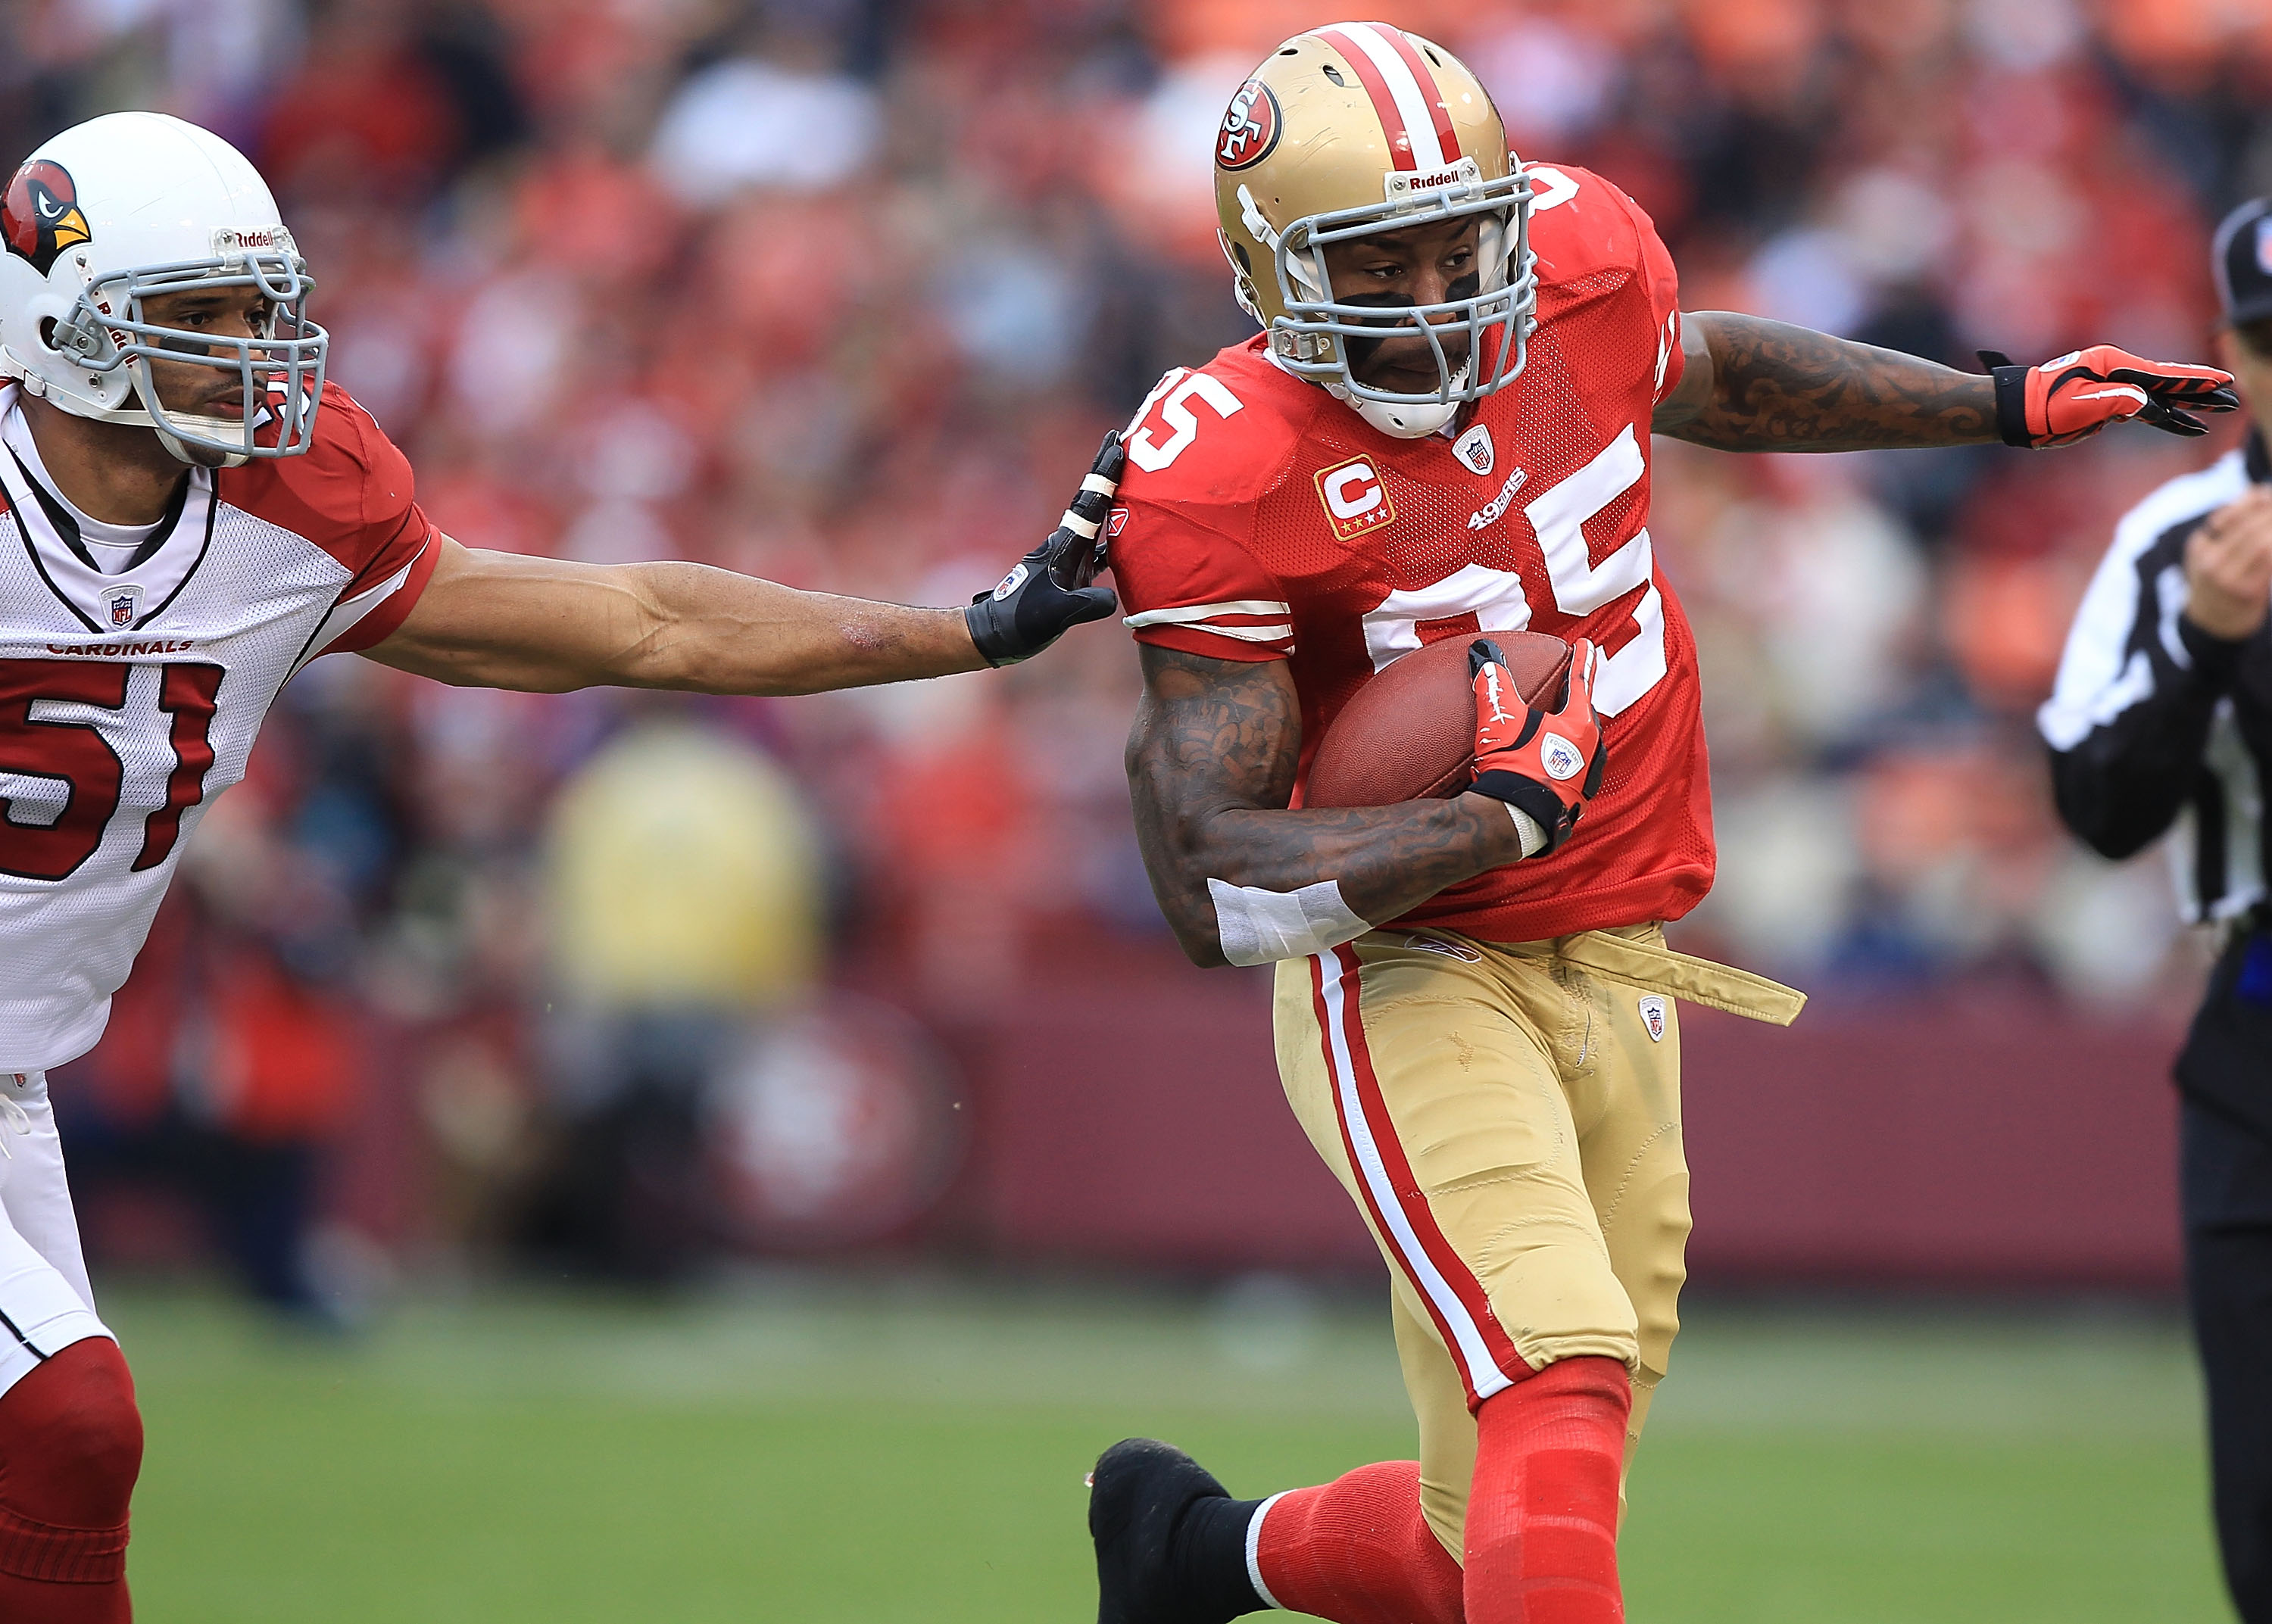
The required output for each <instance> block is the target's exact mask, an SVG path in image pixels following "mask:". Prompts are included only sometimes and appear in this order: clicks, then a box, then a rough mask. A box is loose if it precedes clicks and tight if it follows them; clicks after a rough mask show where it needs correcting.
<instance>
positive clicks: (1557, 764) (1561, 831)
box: [1468, 637, 1610, 856]
mask: <svg viewBox="0 0 2272 1624" xmlns="http://www.w3.org/2000/svg"><path fill="white" fill-rule="evenodd" d="M1601 662H1602V657H1601V651H1600V650H1598V649H1596V647H1595V646H1594V645H1593V644H1591V643H1590V642H1588V641H1587V640H1586V639H1585V638H1583V637H1581V638H1580V639H1579V640H1578V646H1577V648H1576V649H1575V650H1574V651H1573V652H1572V654H1571V656H1570V678H1569V682H1568V685H1567V688H1566V691H1565V693H1564V696H1563V699H1562V704H1561V707H1560V709H1558V710H1554V711H1546V710H1542V709H1540V708H1539V707H1537V706H1536V705H1531V704H1525V703H1524V702H1523V699H1522V696H1521V694H1520V693H1519V692H1517V691H1516V689H1515V686H1514V674H1513V672H1511V671H1509V670H1508V669H1507V667H1506V655H1505V654H1504V653H1502V652H1500V650H1499V646H1498V644H1496V643H1493V642H1492V641H1491V639H1490V638H1489V637H1478V638H1476V641H1475V642H1473V643H1472V644H1469V645H1468V673H1469V676H1470V677H1471V678H1472V679H1473V680H1474V682H1475V690H1476V781H1475V782H1474V783H1473V784H1471V785H1469V788H1470V789H1472V790H1474V791H1476V793H1478V794H1484V795H1489V796H1491V797H1492V798H1493V799H1494V800H1498V801H1506V803H1507V804H1508V805H1509V806H1511V807H1513V808H1514V809H1515V810H1516V811H1518V812H1521V813H1523V814H1524V815H1526V816H1528V817H1529V818H1531V819H1532V820H1533V821H1534V822H1536V823H1537V825H1538V827H1539V828H1540V829H1541V830H1542V831H1544V833H1545V837H1546V842H1545V845H1544V846H1543V848H1542V850H1543V851H1545V852H1551V851H1553V850H1554V849H1555V848H1556V847H1558V846H1560V845H1561V844H1562V843H1563V842H1564V841H1565V840H1566V839H1568V838H1570V831H1572V830H1573V829H1574V828H1576V827H1577V824H1578V815H1579V814H1580V813H1581V811H1583V810H1584V809H1585V805H1586V802H1587V801H1590V800H1591V799H1593V797H1594V796H1595V795H1596V793H1599V792H1600V790H1601V787H1602V774H1603V771H1605V770H1606V769H1607V767H1608V766H1609V760H1610V753H1609V747H1608V746H1607V745H1606V744H1604V743H1603V741H1602V719H1601V717H1600V716H1599V715H1598V714H1597V713H1596V711H1595V710H1594V682H1595V679H1596V677H1597V676H1598V675H1599V674H1600V671H1601ZM1523 846H1524V855H1526V856H1528V855H1530V854H1531V853H1530V851H1529V846H1530V842H1529V841H1528V840H1527V839H1526V840H1525V841H1524V842H1523Z"/></svg>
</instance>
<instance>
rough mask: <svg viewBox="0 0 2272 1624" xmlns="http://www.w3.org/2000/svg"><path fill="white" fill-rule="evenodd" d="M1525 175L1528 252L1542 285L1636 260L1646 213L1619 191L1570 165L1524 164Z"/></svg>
mask: <svg viewBox="0 0 2272 1624" xmlns="http://www.w3.org/2000/svg"><path fill="white" fill-rule="evenodd" d="M1524 168H1525V169H1526V171H1527V172H1528V175H1530V184H1531V194H1532V196H1531V205H1530V251H1531V252H1532V253H1534V254H1536V255H1537V256H1538V279H1539V281H1540V282H1541V283H1542V284H1550V285H1551V284H1553V283H1557V282H1570V281H1574V280H1576V279H1578V278H1580V277H1584V276H1590V275H1592V274H1594V273H1595V272H1600V271H1630V270H1632V269H1633V268H1634V267H1635V266H1636V265H1637V264H1640V259H1641V233H1642V232H1643V231H1644V230H1648V231H1649V232H1651V233H1653V232H1654V231H1655V227H1654V226H1652V225H1650V224H1649V220H1648V215H1647V214H1645V213H1643V212H1641V208H1640V205H1639V204H1637V203H1635V202H1634V201H1633V199H1632V198H1631V197H1627V196H1626V194H1625V193H1624V192H1623V191H1621V190H1618V188H1617V187H1616V186H1613V185H1611V183H1609V182H1607V181H1605V180H1603V178H1602V177H1601V176H1600V175H1596V174H1595V173H1594V172H1593V171H1592V170H1590V169H1581V168H1578V167H1577V166H1576V165H1574V164H1547V163H1534V164H1527V165H1525V166H1524Z"/></svg>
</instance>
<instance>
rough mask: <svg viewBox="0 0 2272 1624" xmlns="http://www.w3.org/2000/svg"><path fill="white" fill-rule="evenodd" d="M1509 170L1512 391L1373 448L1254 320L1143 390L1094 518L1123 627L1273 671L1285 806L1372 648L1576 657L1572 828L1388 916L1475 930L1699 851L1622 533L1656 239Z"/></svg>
mask: <svg viewBox="0 0 2272 1624" xmlns="http://www.w3.org/2000/svg"><path fill="white" fill-rule="evenodd" d="M1530 173H1531V176H1532V180H1533V182H1534V184H1535V185H1536V191H1537V200H1536V203H1534V204H1533V205H1532V210H1531V220H1530V240H1531V246H1532V248H1533V250H1535V251H1536V254H1537V256H1538V326H1537V330H1536V332H1533V333H1532V334H1531V337H1530V347H1529V360H1528V365H1527V366H1526V368H1525V369H1524V371H1523V373H1522V375H1521V377H1519V378H1518V379H1517V380H1516V381H1515V382H1514V383H1513V384H1510V385H1508V386H1507V387H1506V388H1505V389H1502V390H1500V391H1498V393H1496V394H1493V395H1490V396H1487V397H1486V398H1484V399H1483V400H1481V401H1479V402H1477V403H1476V405H1475V406H1471V407H1469V409H1468V410H1467V411H1465V412H1463V413H1461V415H1460V417H1458V418H1457V419H1455V420H1454V423H1453V424H1452V426H1451V428H1448V429H1446V431H1445V432H1444V433H1441V434H1438V435H1431V436H1427V437H1425V438H1424V439H1418V440H1399V439H1396V438H1394V437H1393V436H1388V435H1386V434H1383V433H1381V432H1380V431H1379V430H1378V429H1376V428H1373V427H1372V426H1371V424H1369V423H1367V422H1365V421H1364V419H1362V418H1361V417H1359V416H1358V415H1357V414H1356V412H1355V411H1354V410H1352V409H1351V408H1350V407H1349V406H1347V405H1345V404H1343V403H1342V402H1341V401H1339V400H1337V399H1334V397H1333V396H1331V395H1329V394H1327V392H1326V391H1325V390H1324V389H1322V388H1320V387H1319V386H1318V385H1317V384H1311V383H1308V382H1305V381H1304V380H1303V379H1300V378H1297V377H1295V376H1292V375H1291V374H1289V373H1288V372H1285V371H1283V370H1282V369H1280V368H1279V367H1278V366H1277V365H1276V364H1275V363H1274V362H1273V361H1272V360H1271V359H1270V357H1269V354H1268V353H1267V349H1266V347H1265V346H1264V342H1263V340H1262V339H1261V338H1260V337H1259V335H1258V336H1257V337H1256V338H1254V339H1251V340H1249V341H1248V342H1247V343H1245V344H1243V345H1239V346H1235V347H1233V348H1230V349H1227V350H1224V351H1223V352H1222V354H1219V355H1217V356H1216V357H1215V358H1214V360H1213V361H1209V362H1208V363H1207V365H1206V366H1204V367H1202V368H1200V369H1199V370H1197V371H1195V372H1193V371H1186V370H1184V369H1177V370H1176V371H1173V372H1170V373H1169V374H1168V376H1166V377H1164V378H1162V380H1161V381H1160V384H1159V386H1158V387H1157V388H1156V389H1155V390H1154V391H1152V394H1151V397H1150V398H1149V399H1147V400H1146V401H1145V403H1144V406H1143V409H1142V410H1141V411H1140V412H1139V413H1137V416H1136V419H1135V420H1134V423H1133V425H1132V429H1131V432H1130V434H1129V436H1128V440H1127V447H1128V459H1129V466H1128V470H1127V474H1126V477H1125V479H1124V480H1122V482H1121V486H1120V501H1121V504H1122V510H1119V511H1116V512H1115V513H1114V515H1113V518H1112V522H1111V525H1110V533H1111V562H1112V570H1113V573H1114V576H1115V578H1116V579H1117V581H1118V583H1119V587H1120V592H1121V595H1122V597H1123V598H1124V599H1125V600H1126V604H1127V607H1128V609H1129V610H1130V614H1129V615H1128V622H1127V623H1128V624H1129V625H1130V626H1131V627H1132V628H1133V629H1134V630H1135V634H1136V637H1137V638H1138V640H1139V641H1140V642H1145V643H1154V644H1160V645H1161V646H1162V647H1165V648H1172V649H1178V650H1181V651H1184V652H1187V653H1192V654H1198V655H1202V656H1206V657H1208V658H1211V659H1238V660H1269V659H1284V660H1288V661H1289V662H1290V664H1291V666H1292V668H1293V676H1294V683H1295V687H1296V689H1297V691H1298V692H1299V694H1300V696H1301V701H1302V761H1301V770H1300V773H1299V775H1298V776H1297V779H1296V784H1295V792H1294V804H1295V805H1297V806H1299V805H1300V804H1301V797H1302V785H1303V783H1304V780H1306V778H1307V776H1308V772H1309V763H1310V757H1311V755H1312V752H1313V751H1314V750H1315V749H1316V747H1317V741H1318V740H1319V738H1321V737H1322V736H1324V734H1325V731H1326V728H1327V725H1328V724H1329V723H1331V722H1332V720H1333V719H1334V716H1335V715H1336V714H1337V713H1338V712H1339V711H1340V710H1341V708H1342V705H1343V704H1347V703H1348V701H1349V697H1350V695H1352V694H1353V693H1355V692H1356V689H1357V687H1358V686H1359V684H1361V683H1362V682H1364V680H1365V679H1366V678H1367V677H1369V676H1371V674H1373V673H1374V672H1375V671H1377V670H1379V668H1380V667H1383V666H1385V665H1386V664H1387V663H1388V662H1389V661H1390V660H1392V659H1395V658H1396V657H1397V656H1398V655H1400V654H1403V653H1407V652H1410V651H1411V650H1413V649H1416V648H1418V647H1419V646H1420V645H1421V644H1424V643H1431V642H1433V641H1435V640H1436V639H1438V638H1439V637H1473V636H1474V635H1476V632H1478V631H1485V632H1490V631H1520V630H1523V629H1532V630H1537V631H1546V632H1552V633H1553V634H1555V635H1556V636H1557V637H1566V638H1569V639H1571V640H1573V641H1574V640H1575V639H1577V638H1578V637H1581V636H1582V637H1591V638H1592V639H1593V640H1594V641H1595V642H1596V644H1599V645H1600V646H1601V648H1602V649H1603V654H1604V659H1603V668H1602V675H1601V680H1600V682H1599V684H1598V685H1597V687H1596V703H1597V704H1598V705H1599V707H1600V709H1601V711H1602V714H1603V718H1604V719H1605V726H1604V734H1605V736H1606V738H1607V740H1608V741H1609V751H1610V762H1609V772H1608V776H1607V778H1605V779H1604V781H1603V786H1602V792H1601V793H1600V794H1598V795H1596V797H1595V798H1594V800H1593V801H1592V802H1591V803H1590V804H1589V805H1588V807H1587V808H1586V811H1585V815H1584V816H1583V818H1582V819H1581V821H1580V823H1579V825H1578V830H1577V832H1576V834H1575V835H1573V837H1572V838H1571V839H1570V840H1569V841H1568V843H1567V844H1566V845H1565V846H1563V847H1562V849H1561V850H1560V851H1558V852H1557V853H1554V854H1553V855H1551V856H1550V857H1537V858H1531V859H1528V860H1524V861H1522V862H1520V863H1513V864H1510V865H1508V866H1507V867H1506V868H1498V869H1495V870H1493V871H1492V872H1491V873H1489V874H1485V875H1479V876H1478V877H1476V879H1473V880H1470V881H1468V882H1467V883H1464V884H1461V885H1456V886H1454V887H1452V888H1451V889H1450V890H1446V891H1444V892H1442V893H1441V894H1439V896H1437V897H1435V898H1432V899H1431V900H1430V901H1429V902H1427V903H1426V904H1425V905H1423V906H1421V907H1419V908H1417V909H1416V910H1415V911H1414V912H1412V913H1409V914H1408V915H1406V916H1405V918H1404V919H1403V920H1398V921H1395V922H1396V923H1401V924H1419V923H1422V922H1425V923H1428V924H1431V925H1439V926H1443V927H1446V928H1449V929H1453V930H1458V931H1462V932H1465V933H1467V934H1469V935H1475V936H1477V937H1480V938H1483V939H1484V940H1487V941H1495V942H1528V941H1537V940H1542V939H1544V938H1546V937H1550V936H1558V935H1567V934H1569V933H1571V932H1573V931H1579V930H1590V929H1596V928H1601V927H1609V926H1616V925H1631V924H1638V923H1640V922H1642V921H1645V920H1669V919H1678V917H1680V916H1681V915H1682V914H1684V913H1687V912H1688V910H1689V909H1691V908H1692V907H1693V906H1695V905H1696V903H1697V901H1698V899H1700V898H1701V897H1702V896H1703V895H1704V893H1705V892H1706V891H1707V890H1709V889H1710V888H1711V884H1712V868H1713V847H1712V809H1711V794H1710V786H1709V783H1708V771H1707V769H1706V764H1705V754H1704V728H1703V721H1702V719H1701V715H1700V710H1699V694H1698V682H1697V672H1696V643H1695V638H1694V637H1693V635H1692V634H1691V633H1690V630H1689V628H1688V622H1687V618H1686V617H1685V615H1683V614H1682V613H1681V610H1680V606H1679V604H1678V601H1677V600H1675V598H1674V597H1673V593H1672V588H1671V585H1670V583H1668V582H1667V581H1666V580H1665V579H1664V577H1663V575H1662V574H1661V573H1660V572H1659V570H1658V569H1657V567H1656V560H1655V554H1654V552H1653V550H1652V548H1651V547H1650V543H1649V536H1648V530H1647V528H1646V527H1645V525H1646V521H1647V519H1648V451H1649V437H1648V436H1649V415H1650V413H1651V410H1652V409H1653V407H1654V406H1655V404H1656V402H1657V401H1659V400H1661V399H1663V397H1664V395H1665V394H1666V392H1667V391H1670V389H1671V388H1672V387H1673V386H1674V384H1677V383H1678V382H1679V378H1680V371H1681V358H1680V316H1679V309H1678V282H1677V280H1676V278H1675V276H1674V272H1673V268H1672V259H1671V256H1670V255H1669V254H1668V253H1666V251H1665V249H1664V245H1663V242H1660V241H1659V240H1658V238H1657V235H1656V231H1655V227H1653V226H1652V225H1651V224H1650V223H1649V220H1648V215H1646V214H1644V213H1643V212H1641V210H1640V206H1639V205H1636V204H1635V203H1634V202H1633V200H1632V199H1631V198H1630V197H1626V195H1625V193H1623V192H1622V191H1620V190H1618V189H1617V188H1616V187H1614V186H1612V185H1611V184H1610V183H1608V182H1606V181H1603V180H1602V179H1601V178H1600V177H1599V176H1597V175H1589V174H1588V173H1587V172H1586V171H1584V170H1582V169H1554V168H1546V167H1544V166H1541V165H1533V166H1532V167H1531V170H1530Z"/></svg>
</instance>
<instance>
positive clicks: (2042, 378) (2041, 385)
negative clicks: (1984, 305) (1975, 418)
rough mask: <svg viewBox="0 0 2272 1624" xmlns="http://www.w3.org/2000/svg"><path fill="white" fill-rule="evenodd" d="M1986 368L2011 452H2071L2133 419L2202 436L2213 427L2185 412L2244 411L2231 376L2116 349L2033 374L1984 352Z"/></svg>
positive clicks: (2074, 353)
mask: <svg viewBox="0 0 2272 1624" xmlns="http://www.w3.org/2000/svg"><path fill="white" fill-rule="evenodd" d="M1980 363H1981V365H1983V366H1984V367H1986V368H1987V369H1988V375H1989V376H1991V377H1992V378H1994V379H1995V380H1996V429H1997V432H1998V433H1999V434H2000V435H2001V436H2003V440H2004V443H2005V444H2007V445H2024V446H2031V447H2034V448H2036V449H2037V450H2042V449H2044V448H2045V447H2049V446H2053V445H2072V444H2074V443H2075V442H2076V441H2077V440H2086V439H2089V437H2090V436H2092V435H2095V434H2096V433H2097V432H2098V431H2099V430H2100V429H2102V428H2105V427H2106V425H2107V424H2109V423H2118V422H2121V421H2124V420H2125V419H2126V418H2136V419H2137V420H2138V421H2140V422H2141V423H2151V424H2152V425H2153V426H2154V427H2155V428H2159V429H2162V430H2164V432H2166V433H2169V434H2174V435H2185V436H2193V435H2203V434H2207V433H2208V425H2207V424H2205V423H2203V422H2202V421H2201V419H2199V418H2197V417H2195V416H2194V414H2193V413H2192V412H2188V411H2186V410H2184V409H2183V408H2184V407H2186V406H2191V407H2193V408H2194V410H2196V411H2204V412H2230V411H2231V410H2233V409H2234V408H2235V407H2237V406H2239V404H2240V397H2239V396H2238V395H2236V394H2234V393H2233V392H2232V374H2231V373H2230V372H2220V371H2218V370H2217V369H2216V368H2215V367H2189V366H2185V365H2182V364H2180V363H2179V362H2177V361H2148V360H2146V359H2145V358H2144V357H2142V356H2139V355H2133V354H2131V353H2130V352H2129V351H2128V350H2119V349H2116V348H2115V347H2114V346H2112V345H2111V344H2094V345H2092V346H2090V347H2089V349H2087V350H2070V351H2068V352H2067V353H2066V354H2064V355H2060V356H2058V357H2056V358H2055V359H2053V360H2051V361H2044V363H2043V364H2042V365H2040V366H2034V367H2020V366H2014V365H2013V364H2012V359H2011V357H2010V356H2008V355H2006V354H2001V353H2000V352H1999V351H1996V350H1982V351H1981V352H1980Z"/></svg>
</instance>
